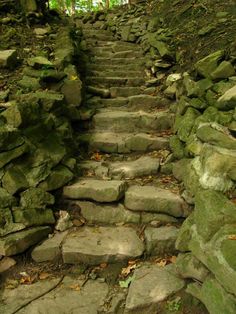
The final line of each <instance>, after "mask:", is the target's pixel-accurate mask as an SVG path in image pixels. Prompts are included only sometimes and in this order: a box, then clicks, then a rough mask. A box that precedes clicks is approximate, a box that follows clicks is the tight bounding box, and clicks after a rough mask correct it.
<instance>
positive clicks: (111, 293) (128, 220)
mask: <svg viewBox="0 0 236 314" xmlns="http://www.w3.org/2000/svg"><path fill="white" fill-rule="evenodd" d="M83 33H84V38H85V40H86V43H87V47H88V51H87V52H88V54H89V56H90V62H89V63H88V64H87V65H86V71H87V76H86V84H87V94H86V99H85V103H84V106H83V111H84V112H85V113H86V112H88V114H85V119H84V120H86V116H87V117H90V114H89V113H91V112H92V113H94V114H93V116H92V117H90V118H91V119H89V120H87V121H84V122H83V125H81V129H82V130H83V132H81V131H80V132H79V134H78V140H79V141H80V143H81V147H87V154H86V156H87V159H86V158H85V159H84V160H83V161H81V172H82V176H80V177H79V178H78V179H77V180H76V181H75V182H74V183H73V184H71V185H69V186H65V187H64V189H63V198H64V201H65V204H67V206H68V208H75V209H76V210H77V214H78V215H79V218H80V221H81V219H82V221H83V222H84V223H85V225H84V226H78V227H75V225H74V227H72V228H70V229H68V230H66V231H65V232H61V233H60V232H59V233H56V234H55V235H54V236H53V237H51V238H48V239H47V240H46V241H44V242H43V243H42V244H41V245H39V246H37V247H36V248H35V249H34V250H33V252H32V258H33V260H34V261H36V262H54V261H57V260H60V259H62V261H63V263H64V264H75V265H86V266H87V267H88V266H89V267H91V266H92V267H93V266H96V265H105V266H106V265H107V264H108V265H110V264H111V265H112V264H114V265H116V264H117V265H123V266H127V263H130V261H134V264H135V267H133V269H135V271H134V273H132V272H131V271H130V277H129V276H127V278H126V279H125V280H124V285H125V286H124V287H123V288H122V285H121V287H119V285H117V282H116V284H115V285H112V286H110V285H109V284H108V283H107V282H105V279H104V278H97V279H96V277H95V278H84V276H83V275H79V276H74V277H73V278H71V277H68V276H65V277H58V278H56V279H53V280H44V281H41V282H37V283H35V284H33V285H31V286H30V288H29V287H28V286H20V287H18V288H17V289H14V290H8V289H6V290H5V291H4V292H3V294H2V296H1V298H2V300H3V303H2V304H0V312H1V313H5V314H13V313H21V314H29V313H35V314H37V313H38V314H39V313H41V314H46V313H50V314H52V313H59V314H67V313H74V314H78V313H79V314H83V313H84V314H93V313H94V314H95V313H118V314H119V313H136V314H137V313H140V314H144V313H149V314H155V313H157V312H158V313H167V312H165V309H164V310H163V311H162V312H161V309H162V305H161V304H162V303H161V302H162V301H164V300H166V299H167V298H168V297H170V296H172V295H174V294H175V293H176V292H178V291H181V290H182V289H183V287H184V285H185V283H184V281H183V280H182V279H179V278H178V276H177V274H176V273H175V269H174V267H172V265H168V266H166V267H160V265H158V264H157V263H155V262H153V261H155V259H158V258H160V259H161V258H164V257H166V256H171V255H175V254H176V250H175V240H176V238H177V234H178V227H179V225H180V223H181V219H182V218H184V217H186V216H187V215H188V213H189V209H188V206H187V205H186V203H185V202H184V201H183V199H182V198H181V197H180V196H179V195H178V193H177V191H171V190H169V189H168V184H167V185H165V184H161V180H159V179H158V178H160V171H161V169H162V168H161V167H162V166H161V164H162V159H161V156H162V151H167V150H168V148H169V139H168V136H167V134H168V133H169V131H170V129H171V127H172V124H173V115H172V114H171V113H170V112H169V111H168V107H167V106H164V104H165V103H167V102H166V101H165V100H163V99H162V98H161V97H160V96H158V95H153V90H152V89H150V88H149V87H148V84H146V81H148V78H147V77H146V76H145V59H144V57H143V55H142V51H141V48H140V47H139V46H138V45H135V44H130V43H125V42H121V41H118V40H116V38H115V37H114V36H113V35H112V33H110V32H108V31H105V30H100V29H95V28H93V27H92V24H88V25H87V24H86V25H84V27H83ZM81 123H82V122H81ZM157 156H160V157H157ZM91 157H92V158H91ZM66 217H67V216H65V217H64V222H65V223H66V222H68V226H70V223H71V222H70V221H67V220H66V219H67V218H66ZM152 258H153V259H152ZM128 265H129V264H128ZM162 266H163V265H162ZM99 267H101V266H99ZM119 267H120V266H119ZM95 269H96V268H95ZM120 270H121V268H120ZM127 275H129V272H128V274H127ZM95 279H96V280H95ZM127 280H129V283H128V284H127ZM34 287H35V288H34ZM128 287H129V289H128ZM31 288H32V289H31ZM16 295H17V302H15V298H16ZM13 300H14V301H13Z"/></svg>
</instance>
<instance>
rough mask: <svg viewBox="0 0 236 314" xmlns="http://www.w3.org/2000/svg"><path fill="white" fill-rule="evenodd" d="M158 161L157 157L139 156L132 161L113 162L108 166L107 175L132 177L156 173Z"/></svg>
mask: <svg viewBox="0 0 236 314" xmlns="http://www.w3.org/2000/svg"><path fill="white" fill-rule="evenodd" d="M159 166H160V162H159V159H158V158H151V157H148V156H144V157H140V158H139V159H137V160H134V161H123V162H113V163H112V164H111V165H110V166H109V175H110V176H111V177H112V178H114V179H125V178H130V179H133V178H135V177H140V176H146V175H152V174H156V173H157V172H158V169H159Z"/></svg>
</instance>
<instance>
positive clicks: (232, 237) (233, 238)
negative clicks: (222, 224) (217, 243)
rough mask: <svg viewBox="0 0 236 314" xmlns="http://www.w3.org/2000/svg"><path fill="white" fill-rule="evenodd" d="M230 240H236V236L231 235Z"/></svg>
mask: <svg viewBox="0 0 236 314" xmlns="http://www.w3.org/2000/svg"><path fill="white" fill-rule="evenodd" d="M228 239H229V240H236V234H231V235H229V236H228Z"/></svg>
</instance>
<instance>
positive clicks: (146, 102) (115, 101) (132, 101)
mask: <svg viewBox="0 0 236 314" xmlns="http://www.w3.org/2000/svg"><path fill="white" fill-rule="evenodd" d="M86 104H87V105H89V106H95V107H97V108H99V107H106V108H107V109H110V110H124V109H125V110H126V111H130V110H131V109H132V108H133V109H132V110H135V107H136V108H138V109H136V110H139V107H140V108H141V110H143V108H145V110H146V112H147V110H149V109H150V108H152V107H154V108H155V110H156V109H158V108H159V107H162V105H163V104H162V102H161V99H160V97H159V96H151V95H146V94H139V95H133V96H129V97H116V98H106V99H104V98H98V97H96V98H95V97H93V98H91V99H90V100H88V101H87V102H86ZM123 106H125V107H123ZM119 107H120V109H118V108H119Z"/></svg>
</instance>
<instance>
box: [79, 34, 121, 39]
mask: <svg viewBox="0 0 236 314" xmlns="http://www.w3.org/2000/svg"><path fill="white" fill-rule="evenodd" d="M84 39H85V40H87V39H89V40H91V39H92V40H99V41H116V40H117V39H116V38H115V37H113V36H112V35H103V34H99V33H98V34H95V33H94V34H92V33H91V34H84Z"/></svg>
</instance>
